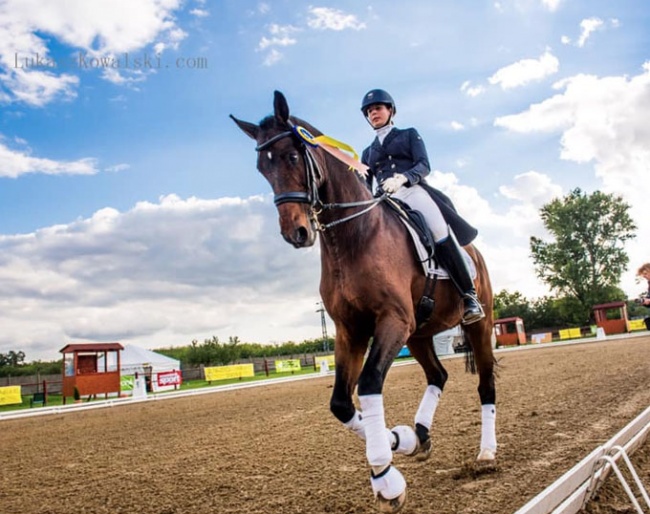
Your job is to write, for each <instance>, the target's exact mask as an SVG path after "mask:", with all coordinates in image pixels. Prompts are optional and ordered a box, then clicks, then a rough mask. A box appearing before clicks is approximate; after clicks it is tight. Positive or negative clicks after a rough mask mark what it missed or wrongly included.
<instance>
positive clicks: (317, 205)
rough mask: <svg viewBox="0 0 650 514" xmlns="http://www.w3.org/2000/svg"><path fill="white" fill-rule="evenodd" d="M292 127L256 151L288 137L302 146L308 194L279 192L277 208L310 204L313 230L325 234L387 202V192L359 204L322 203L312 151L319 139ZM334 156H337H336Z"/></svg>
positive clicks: (306, 192)
mask: <svg viewBox="0 0 650 514" xmlns="http://www.w3.org/2000/svg"><path fill="white" fill-rule="evenodd" d="M289 126H290V127H291V130H287V131H285V132H280V133H279V134H276V135H275V136H273V137H272V138H270V139H268V140H267V141H264V142H263V143H261V144H259V145H258V146H257V147H256V148H255V150H256V151H257V152H261V151H263V150H266V149H268V148H270V147H271V146H273V145H274V144H275V143H277V142H278V141H280V140H282V139H284V138H286V137H295V138H296V139H297V140H298V142H299V143H300V146H299V150H300V154H301V156H302V158H303V161H304V164H305V179H306V183H307V191H288V192H285V193H280V194H277V195H275V196H274V198H273V203H275V205H276V207H279V206H280V205H282V204H285V203H306V204H309V218H310V220H311V221H312V223H313V225H314V228H315V229H316V230H317V231H318V232H324V231H325V230H328V229H330V228H332V227H335V226H336V225H340V224H341V223H345V222H346V221H350V220H353V219H355V218H358V217H359V216H363V215H364V214H366V213H367V212H369V211H370V210H371V209H374V208H375V207H377V205H379V203H381V202H383V201H384V200H386V198H388V194H386V193H384V194H383V195H382V196H380V197H379V198H373V199H372V200H364V201H360V202H347V203H325V204H324V203H322V202H321V200H320V198H319V196H318V187H319V185H318V182H319V180H320V179H322V177H323V174H322V172H321V169H320V167H319V166H318V162H317V161H316V159H315V158H314V155H313V154H312V150H311V149H312V148H316V147H318V146H319V145H318V143H317V142H316V138H314V136H312V135H311V134H310V133H309V132H308V131H307V130H306V129H305V128H304V127H301V126H296V125H294V124H293V123H291V121H289ZM328 141H335V140H332V139H330V138H328ZM330 153H331V152H330ZM335 157H337V156H336V155H335ZM337 158H338V159H339V160H340V161H341V162H344V163H345V164H349V162H346V161H350V159H346V160H343V159H341V158H340V157H337ZM366 205H367V206H368V207H367V208H366V209H363V210H361V211H359V212H355V213H354V214H351V215H350V216H346V217H344V218H340V219H338V220H335V221H332V222H330V223H325V224H323V223H321V222H320V220H319V219H318V216H319V215H320V214H321V213H322V212H323V210H334V209H347V208H350V207H364V206H366Z"/></svg>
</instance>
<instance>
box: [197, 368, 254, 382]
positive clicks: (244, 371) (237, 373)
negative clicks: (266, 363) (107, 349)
mask: <svg viewBox="0 0 650 514" xmlns="http://www.w3.org/2000/svg"><path fill="white" fill-rule="evenodd" d="M203 371H204V373H205V380H206V381H207V382H212V381H213V380H226V379H228V378H242V377H254V376H255V367H254V366H253V364H233V365H232V366H215V367H212V368H204V369H203Z"/></svg>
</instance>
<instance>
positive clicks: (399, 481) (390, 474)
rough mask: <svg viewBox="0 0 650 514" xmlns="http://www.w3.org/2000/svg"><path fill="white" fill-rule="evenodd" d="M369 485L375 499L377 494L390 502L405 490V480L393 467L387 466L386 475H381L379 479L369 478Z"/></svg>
mask: <svg viewBox="0 0 650 514" xmlns="http://www.w3.org/2000/svg"><path fill="white" fill-rule="evenodd" d="M370 485H371V486H372V492H373V493H374V495H375V497H376V496H377V494H379V493H381V495H382V496H383V497H384V498H385V499H387V500H392V499H393V498H397V497H398V496H399V495H400V494H402V493H403V492H404V490H405V489H406V480H404V477H403V476H402V474H401V473H400V472H399V470H398V469H397V468H396V467H394V466H389V467H388V470H387V471H386V473H381V474H380V476H379V477H377V478H375V477H373V476H371V477H370Z"/></svg>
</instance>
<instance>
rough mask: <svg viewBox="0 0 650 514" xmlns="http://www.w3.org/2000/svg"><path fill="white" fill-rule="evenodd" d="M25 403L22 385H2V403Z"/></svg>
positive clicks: (0, 391)
mask: <svg viewBox="0 0 650 514" xmlns="http://www.w3.org/2000/svg"><path fill="white" fill-rule="evenodd" d="M15 403H23V397H22V396H21V394H20V386H8V387H0V405H13V404H15Z"/></svg>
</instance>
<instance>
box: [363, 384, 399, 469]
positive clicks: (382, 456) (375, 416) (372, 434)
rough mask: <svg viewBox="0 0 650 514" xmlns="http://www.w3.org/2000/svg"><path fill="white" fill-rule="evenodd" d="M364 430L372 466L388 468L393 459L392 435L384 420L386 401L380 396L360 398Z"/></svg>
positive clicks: (367, 452)
mask: <svg viewBox="0 0 650 514" xmlns="http://www.w3.org/2000/svg"><path fill="white" fill-rule="evenodd" d="M359 403H360V404H361V412H362V422H363V429H364V432H365V435H366V457H367V458H368V463H369V464H370V465H371V466H386V465H387V464H390V462H391V460H392V459H393V452H392V451H391V449H390V438H389V437H388V434H389V433H390V432H389V431H388V430H387V429H386V420H385V419H384V399H383V397H382V396H381V395H380V394H369V395H364V396H359Z"/></svg>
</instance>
